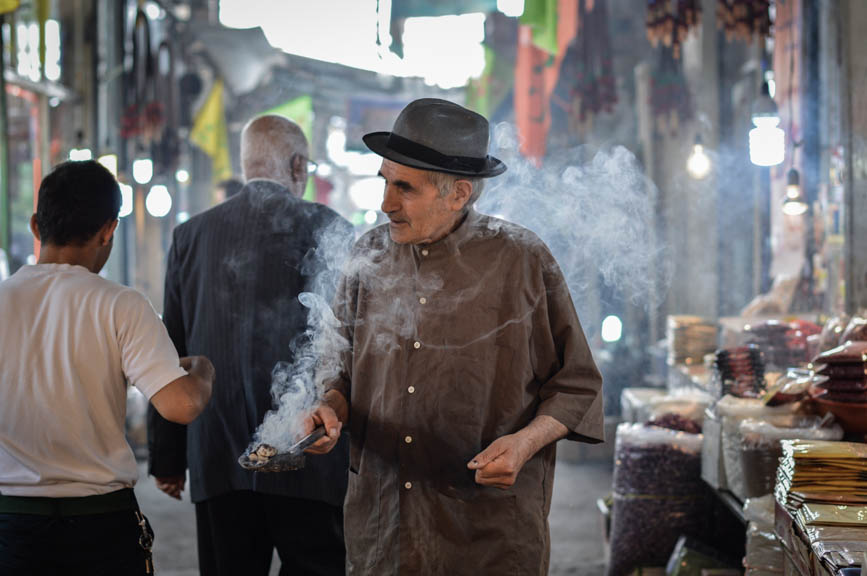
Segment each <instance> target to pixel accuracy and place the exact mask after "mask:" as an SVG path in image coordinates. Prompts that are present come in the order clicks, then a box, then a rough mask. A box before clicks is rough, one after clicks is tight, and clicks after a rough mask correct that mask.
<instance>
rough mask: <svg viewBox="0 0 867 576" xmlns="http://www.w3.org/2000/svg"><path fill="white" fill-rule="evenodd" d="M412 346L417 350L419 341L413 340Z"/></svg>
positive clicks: (419, 345)
mask: <svg viewBox="0 0 867 576" xmlns="http://www.w3.org/2000/svg"><path fill="white" fill-rule="evenodd" d="M412 347H413V348H415V349H416V350H418V349H419V348H421V342H413V344H412Z"/></svg>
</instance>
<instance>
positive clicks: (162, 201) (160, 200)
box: [145, 184, 172, 218]
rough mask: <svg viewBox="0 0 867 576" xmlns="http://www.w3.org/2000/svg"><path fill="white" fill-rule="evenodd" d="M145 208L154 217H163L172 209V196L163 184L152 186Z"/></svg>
mask: <svg viewBox="0 0 867 576" xmlns="http://www.w3.org/2000/svg"><path fill="white" fill-rule="evenodd" d="M145 208H147V211H148V214H150V215H151V216H153V217H154V218H162V217H163V216H165V215H166V214H168V213H169V212H171V210H172V196H171V194H169V189H168V188H166V187H165V186H163V185H162V184H157V185H156V186H152V187H151V189H150V192H148V195H147V197H146V198H145Z"/></svg>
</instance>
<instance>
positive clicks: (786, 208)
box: [783, 168, 807, 216]
mask: <svg viewBox="0 0 867 576" xmlns="http://www.w3.org/2000/svg"><path fill="white" fill-rule="evenodd" d="M786 180H787V184H786V198H785V199H784V200H783V214H785V215H787V216H800V215H801V214H803V213H804V212H806V211H807V201H806V200H804V194H803V192H802V191H801V175H800V174H799V173H798V171H797V170H795V169H794V168H791V169H789V173H788V175H787V176H786Z"/></svg>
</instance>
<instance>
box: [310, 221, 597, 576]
mask: <svg viewBox="0 0 867 576" xmlns="http://www.w3.org/2000/svg"><path fill="white" fill-rule="evenodd" d="M335 313H336V315H337V316H338V318H340V319H341V320H342V321H343V323H344V324H345V325H346V326H347V329H346V331H345V336H346V337H347V339H348V341H349V344H350V351H349V352H347V353H346V354H344V366H343V370H342V372H341V375H340V377H339V378H337V379H336V380H333V381H331V382H330V383H328V385H327V387H328V388H330V389H337V390H339V391H341V392H342V393H343V395H344V396H346V397H347V398H348V399H349V404H350V420H349V429H350V436H351V449H350V474H349V490H348V493H347V496H346V506H345V535H346V545H347V565H348V572H349V573H350V574H375V575H377V576H381V575H390V574H443V575H460V574H468V575H473V576H479V575H482V574H498V575H503V574H520V575H522V576H523V575H527V574H546V573H547V570H548V557H549V536H548V521H547V517H548V511H549V508H550V504H551V491H552V487H553V478H554V458H555V447H554V445H550V446H548V447H546V448H544V449H543V450H541V451H540V452H539V453H538V454H536V455H535V456H534V457H533V458H532V459H531V460H530V461H528V462H527V463H526V465H525V466H524V468H523V469H522V470H521V472H520V474H519V476H518V479H517V482H516V484H515V485H514V486H513V487H512V488H510V489H508V490H500V489H497V488H491V487H484V486H479V485H477V484H476V483H475V481H474V473H473V472H472V471H470V470H468V469H467V466H466V465H467V462H469V461H470V460H471V459H472V457H473V456H475V455H476V454H478V453H479V452H480V451H482V450H483V449H484V448H486V447H487V446H488V445H489V444H490V443H491V442H493V441H494V440H495V439H496V438H498V437H500V436H503V435H506V434H511V433H514V432H517V431H518V430H520V429H521V428H523V427H524V426H526V425H527V424H528V423H529V422H530V421H531V420H532V419H533V418H534V417H535V416H537V415H540V414H546V415H549V416H552V417H554V418H556V419H557V420H558V421H560V422H561V423H563V424H564V425H565V426H566V427H567V428H569V430H570V433H569V437H570V438H571V439H573V440H583V441H586V442H599V441H602V439H603V437H602V436H603V433H602V394H601V387H602V379H601V376H600V375H599V372H598V370H597V369H596V365H595V364H594V362H593V358H592V356H591V354H590V350H589V348H588V346H587V341H586V339H585V337H584V333H583V332H582V330H581V326H580V324H579V322H578V317H577V315H576V313H575V309H574V306H573V304H572V300H571V298H570V296H569V291H568V288H567V286H566V283H565V281H564V279H563V276H562V274H561V272H560V270H559V268H558V266H557V264H556V262H555V261H554V258H553V257H552V256H551V254H550V252H549V251H548V249H547V247H546V246H545V245H544V244H543V243H542V242H541V241H540V240H539V239H538V238H537V237H536V236H535V235H534V234H533V233H531V232H529V231H527V230H525V229H523V228H520V227H518V226H515V225H513V224H510V223H507V222H503V221H501V220H497V219H495V218H490V217H488V216H483V215H479V214H477V213H475V212H473V211H471V212H470V213H469V215H468V216H467V218H466V220H465V221H464V222H463V223H462V224H461V226H460V227H459V228H458V229H457V230H455V231H454V232H453V233H451V234H450V235H449V236H447V237H446V238H444V239H443V240H441V241H439V242H437V243H434V244H430V245H398V244H395V243H394V242H392V241H391V239H390V237H389V234H388V227H387V226H385V227H380V228H377V229H375V230H373V231H371V232H370V233H368V234H367V235H365V236H364V237H363V238H362V239H361V240H359V242H358V244H357V245H356V248H355V251H354V258H353V261H352V269H351V270H350V271H349V272H348V273H347V274H346V276H345V277H344V279H343V281H342V284H341V288H340V291H339V293H338V299H337V302H336V305H335Z"/></svg>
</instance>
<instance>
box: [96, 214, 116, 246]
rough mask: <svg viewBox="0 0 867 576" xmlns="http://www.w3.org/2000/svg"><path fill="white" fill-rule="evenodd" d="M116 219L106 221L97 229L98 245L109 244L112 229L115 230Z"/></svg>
mask: <svg viewBox="0 0 867 576" xmlns="http://www.w3.org/2000/svg"><path fill="white" fill-rule="evenodd" d="M117 223H118V220H117V219H114V220H112V221H111V222H106V223H105V224H104V225H103V226H102V228H100V230H99V245H100V246H108V245H109V244H111V241H112V238H113V237H114V231H115V230H117Z"/></svg>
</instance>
